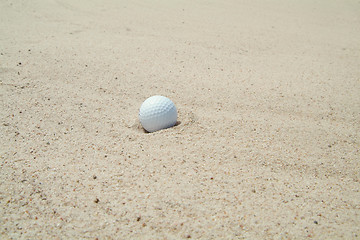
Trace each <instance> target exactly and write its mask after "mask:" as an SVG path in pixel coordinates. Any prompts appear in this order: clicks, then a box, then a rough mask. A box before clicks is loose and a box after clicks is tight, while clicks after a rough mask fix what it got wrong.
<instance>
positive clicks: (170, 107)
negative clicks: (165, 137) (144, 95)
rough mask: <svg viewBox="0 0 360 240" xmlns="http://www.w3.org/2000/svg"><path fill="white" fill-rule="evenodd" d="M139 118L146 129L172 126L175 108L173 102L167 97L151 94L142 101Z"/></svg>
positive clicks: (174, 120) (152, 129)
mask: <svg viewBox="0 0 360 240" xmlns="http://www.w3.org/2000/svg"><path fill="white" fill-rule="evenodd" d="M139 119H140V123H141V125H142V126H143V128H144V129H145V130H146V131H148V132H155V131H158V130H161V129H165V128H169V127H172V126H174V125H175V124H176V120H177V110H176V107H175V104H174V103H173V102H172V101H171V100H170V99H168V98H167V97H164V96H152V97H149V98H148V99H146V100H145V101H144V102H143V103H142V105H141V107H140V111H139Z"/></svg>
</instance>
